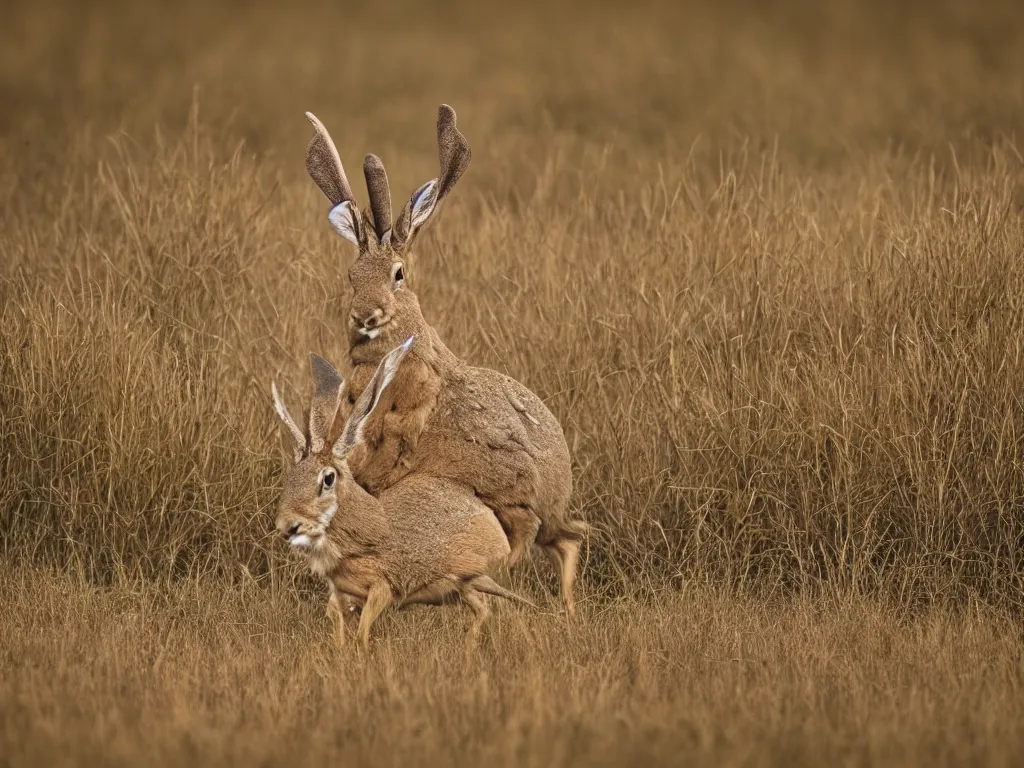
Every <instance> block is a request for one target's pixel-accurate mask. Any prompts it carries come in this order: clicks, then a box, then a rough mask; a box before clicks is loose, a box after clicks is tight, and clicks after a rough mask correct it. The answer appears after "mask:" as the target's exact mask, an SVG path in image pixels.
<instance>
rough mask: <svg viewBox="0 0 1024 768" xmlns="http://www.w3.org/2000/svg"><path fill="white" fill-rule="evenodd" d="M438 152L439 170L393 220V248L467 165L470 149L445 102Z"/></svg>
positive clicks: (417, 226) (416, 227)
mask: <svg viewBox="0 0 1024 768" xmlns="http://www.w3.org/2000/svg"><path fill="white" fill-rule="evenodd" d="M437 152H438V160H439V163H440V167H441V172H440V174H439V175H438V177H437V178H436V179H431V180H430V181H428V182H427V183H426V184H424V185H423V186H422V187H420V188H419V189H417V190H416V191H415V192H413V195H412V197H411V198H410V199H409V202H408V203H406V205H405V208H403V209H402V214H401V215H400V216H399V217H398V221H396V222H395V228H394V232H393V234H392V237H391V240H392V242H393V243H394V245H395V247H396V248H401V247H402V246H404V245H406V244H407V243H409V242H410V241H411V240H412V239H413V238H414V237H415V236H416V232H417V231H418V230H419V229H420V228H421V227H422V226H423V225H424V224H426V223H427V220H428V219H429V218H430V216H431V214H433V213H434V211H435V210H437V207H438V206H439V205H440V203H441V201H442V200H443V199H444V198H445V197H446V196H447V195H448V193H449V192H451V190H452V187H454V186H455V182H457V181H458V180H459V179H460V178H461V177H462V174H463V173H465V172H466V169H467V168H468V167H469V163H470V160H471V159H472V157H473V153H472V152H471V151H470V148H469V142H468V141H466V137H465V136H463V135H462V134H461V133H459V130H458V128H456V127H455V110H454V109H452V108H451V107H449V106H448V105H447V104H442V105H441V106H440V107H438V108H437Z"/></svg>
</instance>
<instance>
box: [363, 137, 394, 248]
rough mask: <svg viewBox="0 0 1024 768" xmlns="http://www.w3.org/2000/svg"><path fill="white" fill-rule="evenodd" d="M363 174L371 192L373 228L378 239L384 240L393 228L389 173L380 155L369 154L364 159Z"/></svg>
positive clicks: (368, 190)
mask: <svg viewBox="0 0 1024 768" xmlns="http://www.w3.org/2000/svg"><path fill="white" fill-rule="evenodd" d="M363 175H364V176H365V177H366V190H367V192H369V193H370V210H371V211H373V228H374V231H375V232H376V233H377V240H378V241H382V240H384V236H385V235H386V234H387V233H388V231H390V229H391V188H390V187H389V186H388V174H387V172H386V171H385V170H384V163H382V162H381V161H380V158H379V157H377V156H376V155H367V156H366V159H365V160H363Z"/></svg>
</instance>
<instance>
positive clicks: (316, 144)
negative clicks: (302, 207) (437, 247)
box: [306, 104, 472, 348]
mask: <svg viewBox="0 0 1024 768" xmlns="http://www.w3.org/2000/svg"><path fill="white" fill-rule="evenodd" d="M306 117H307V118H309V121H310V122H311V123H312V124H313V128H314V130H315V134H314V136H313V139H312V141H310V143H309V147H308V148H307V150H306V170H307V171H308V172H309V175H310V176H311V177H312V178H313V181H315V182H316V184H317V186H319V187H320V189H321V191H322V192H323V193H324V194H325V195H326V196H327V198H328V199H329V200H330V201H331V205H332V206H333V207H332V208H331V210H330V213H328V219H329V220H330V222H331V226H332V227H334V230H335V231H336V232H337V233H338V234H339V235H341V236H342V237H344V238H345V239H346V240H348V241H350V242H351V243H353V244H354V245H356V246H357V247H358V248H359V256H358V258H357V259H356V261H355V262H354V263H353V264H352V266H351V267H350V268H349V271H348V278H349V282H350V283H351V285H352V305H351V307H350V311H349V343H350V344H351V346H352V347H356V346H357V345H359V344H364V343H367V342H371V341H373V340H375V339H380V341H379V342H378V343H379V344H380V345H381V347H383V348H390V347H391V346H393V345H394V343H395V341H396V340H397V339H399V338H404V337H405V336H408V335H409V334H411V333H418V332H420V331H421V330H422V325H423V317H422V314H421V313H420V308H419V302H418V301H417V300H416V296H415V294H413V293H412V291H410V290H408V288H406V285H405V281H406V273H407V271H408V269H407V265H406V256H407V255H408V253H409V249H410V247H411V245H412V241H413V240H414V239H415V237H416V235H417V233H418V232H419V231H420V229H421V228H422V227H423V225H424V224H426V223H427V221H428V220H429V219H430V217H431V216H432V215H433V214H434V212H435V211H436V210H437V209H438V208H439V206H440V204H441V201H442V200H443V199H444V198H445V197H446V196H447V194H448V193H449V192H450V191H451V189H452V187H454V186H455V182H457V181H458V180H459V177H460V176H462V174H463V173H464V172H465V170H466V169H467V168H468V167H469V163H470V159H471V157H472V153H471V152H470V149H469V142H467V141H466V138H465V137H464V136H463V135H462V134H461V133H459V131H458V129H457V128H456V126H455V121H456V118H455V110H453V109H452V108H451V107H449V106H448V105H447V104H442V105H441V106H440V107H438V110H437V145H438V155H439V157H440V166H441V170H440V174H439V175H438V177H437V178H436V179H431V180H430V181H428V182H427V183H426V184H424V185H423V186H421V187H420V188H419V189H417V190H416V191H415V192H413V194H412V197H411V198H410V199H409V202H408V203H406V205H405V207H404V208H403V209H402V212H401V214H400V215H399V216H398V219H397V220H395V221H394V224H392V220H391V190H390V187H389V186H388V176H387V173H386V172H385V171H384V165H383V163H381V161H380V158H378V157H377V156H376V155H367V156H366V159H365V160H364V162H363V175H364V176H365V177H366V188H367V191H368V192H369V197H370V210H371V211H372V216H370V215H368V214H366V213H363V214H362V215H360V212H359V210H358V209H357V208H356V204H355V200H354V198H353V195H352V187H351V186H350V185H349V183H348V178H347V177H346V176H345V169H344V168H343V167H342V165H341V160H340V158H339V156H338V151H337V149H336V148H335V146H334V142H333V141H332V140H331V137H330V135H329V134H328V133H327V129H326V128H324V126H323V124H322V123H321V122H320V121H319V120H317V119H316V117H314V116H313V114H311V113H309V112H307V113H306Z"/></svg>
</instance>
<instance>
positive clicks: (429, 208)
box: [411, 179, 437, 230]
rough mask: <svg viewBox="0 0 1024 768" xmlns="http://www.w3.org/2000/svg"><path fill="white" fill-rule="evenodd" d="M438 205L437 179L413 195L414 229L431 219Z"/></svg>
mask: <svg viewBox="0 0 1024 768" xmlns="http://www.w3.org/2000/svg"><path fill="white" fill-rule="evenodd" d="M436 205H437V179H431V180H430V181H428V182H427V183H426V184H424V185H423V186H422V187H420V188H419V189H417V190H416V191H415V192H413V193H412V222H411V223H412V228H413V229H414V230H415V229H418V228H419V227H421V226H423V224H424V223H425V222H426V221H427V219H429V218H430V214H432V213H433V212H434V207H435V206H436Z"/></svg>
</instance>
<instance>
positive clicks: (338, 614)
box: [327, 582, 360, 648]
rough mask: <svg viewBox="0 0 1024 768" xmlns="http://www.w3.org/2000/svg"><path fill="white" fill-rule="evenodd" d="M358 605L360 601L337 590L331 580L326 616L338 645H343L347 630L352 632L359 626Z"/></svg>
mask: <svg viewBox="0 0 1024 768" xmlns="http://www.w3.org/2000/svg"><path fill="white" fill-rule="evenodd" d="M359 605H360V602H359V600H357V599H356V598H354V597H352V595H349V594H347V593H345V592H339V591H338V589H337V588H336V587H335V586H334V582H331V597H330V599H329V600H328V601H327V616H328V617H329V618H330V620H331V624H332V626H333V627H334V634H335V638H336V639H337V641H338V645H339V646H341V647H343V648H344V647H345V644H346V640H345V636H346V635H347V634H348V632H352V633H353V634H354V633H355V632H356V629H357V627H358V626H359V612H358V611H359Z"/></svg>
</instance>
